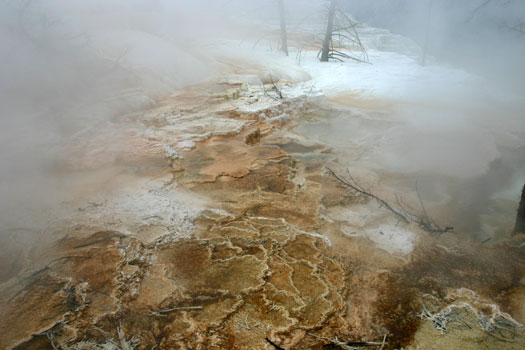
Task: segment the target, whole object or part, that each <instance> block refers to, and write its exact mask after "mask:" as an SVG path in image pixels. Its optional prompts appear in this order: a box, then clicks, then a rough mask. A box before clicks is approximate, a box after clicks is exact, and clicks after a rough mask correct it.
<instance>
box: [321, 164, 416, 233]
mask: <svg viewBox="0 0 525 350" xmlns="http://www.w3.org/2000/svg"><path fill="white" fill-rule="evenodd" d="M327 170H328V174H330V175H331V176H333V177H334V178H335V179H336V180H337V181H339V182H340V183H341V184H342V185H343V186H344V187H347V188H350V189H351V190H353V191H354V192H357V193H358V194H361V195H364V196H367V197H371V198H373V199H375V200H376V201H377V202H378V203H379V204H380V205H381V206H382V207H385V208H387V209H388V210H390V211H391V212H392V213H394V214H395V215H396V216H397V217H398V218H399V219H400V220H402V221H403V222H405V223H407V224H408V223H410V221H409V220H408V219H407V218H406V216H405V215H403V214H401V213H400V212H399V211H397V210H395V209H394V208H393V207H392V206H391V205H390V204H388V203H387V202H386V201H384V200H383V199H381V198H379V197H378V196H376V195H375V194H373V193H372V192H370V191H369V190H365V189H364V188H363V187H361V186H360V185H359V184H358V183H357V182H356V181H355V180H354V179H353V178H352V176H351V175H350V172H348V176H349V177H350V181H347V180H346V179H344V178H342V177H340V176H338V175H337V174H336V173H335V172H334V171H333V170H332V169H330V168H327Z"/></svg>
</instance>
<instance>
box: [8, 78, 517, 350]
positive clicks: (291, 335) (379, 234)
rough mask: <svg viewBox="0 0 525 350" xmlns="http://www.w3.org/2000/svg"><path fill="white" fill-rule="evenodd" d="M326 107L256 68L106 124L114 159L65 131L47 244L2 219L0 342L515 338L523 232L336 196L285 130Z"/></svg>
mask: <svg viewBox="0 0 525 350" xmlns="http://www.w3.org/2000/svg"><path fill="white" fill-rule="evenodd" d="M269 77H270V78H269ZM274 81H275V82H277V83H276V84H274V83H273V82H274ZM336 108H338V107H336V106H334V105H332V104H329V103H328V102H327V101H326V100H325V98H324V96H323V94H322V93H321V92H320V91H319V90H317V89H316V88H315V87H314V86H313V85H311V84H308V81H303V82H297V81H292V80H288V79H287V77H285V76H279V73H278V72H273V74H270V75H268V74H267V73H265V72H263V71H262V70H261V71H259V72H257V74H246V73H242V74H231V75H228V76H226V77H225V78H224V79H223V80H218V81H216V82H214V83H210V84H208V85H199V86H193V87H189V88H186V89H184V90H181V91H179V92H177V93H176V94H174V95H173V96H171V97H169V98H167V99H165V100H163V101H161V102H159V103H158V104H157V105H156V106H155V107H154V108H151V109H149V110H147V111H145V112H144V113H143V114H141V115H140V116H139V117H136V118H129V119H125V120H122V121H119V123H118V124H117V126H118V129H119V134H120V135H123V136H122V137H121V141H119V142H121V145H122V147H121V148H119V150H118V152H117V154H116V155H115V153H114V152H113V153H109V151H108V148H109V146H110V145H111V144H112V139H111V138H109V137H107V135H110V134H111V132H108V134H101V133H100V132H97V133H93V134H85V135H83V136H82V137H81V138H79V139H75V140H72V141H71V142H72V144H73V143H74V144H75V145H77V146H78V145H80V146H79V148H81V149H83V150H86V149H89V150H90V152H80V153H79V154H74V156H71V157H70V158H68V159H66V160H64V162H63V164H62V165H61V166H60V167H58V169H57V172H59V173H61V174H66V175H64V176H66V177H67V174H69V173H75V174H78V173H82V174H83V176H85V177H86V178H85V180H84V181H83V182H82V185H81V186H74V184H73V185H72V186H71V187H72V188H74V190H72V191H71V193H70V194H69V197H68V199H67V200H66V201H64V202H63V204H62V205H61V206H60V207H59V208H56V210H55V212H54V213H53V216H54V218H55V219H54V220H53V221H52V223H51V224H50V225H49V227H48V228H47V229H46V235H45V239H44V238H42V239H41V240H40V241H37V242H34V243H33V244H31V245H29V244H26V242H25V241H24V240H23V239H21V237H23V236H24V232H23V230H24V229H23V228H18V229H17V228H12V229H9V235H8V236H7V238H6V244H5V246H6V247H7V246H9V247H10V248H9V249H5V250H4V251H2V254H1V256H0V259H1V264H0V268H1V269H0V283H1V284H0V310H1V314H2V315H3V317H2V318H0V329H1V332H0V348H2V349H4V348H5V349H63V350H65V349H123V350H124V349H159V350H160V349H279V348H282V349H321V348H325V347H327V346H328V347H329V346H332V347H333V348H345V346H346V348H360V344H358V343H356V344H355V345H351V346H350V347H348V346H347V345H343V344H341V343H346V342H374V343H373V344H369V345H368V346H367V347H366V348H371V347H373V348H378V349H379V348H381V349H400V348H405V349H445V348H450V349H469V348H471V349H493V348H495V347H498V348H501V349H521V348H523V346H524V344H525V338H524V335H525V333H524V329H523V326H522V325H521V323H523V322H525V309H524V305H525V303H523V300H524V298H525V255H524V252H523V243H522V242H523V237H521V236H515V237H514V238H513V239H512V240H510V239H508V240H501V241H500V242H495V243H494V244H491V245H488V244H482V243H480V242H476V241H473V240H471V239H470V238H468V237H465V236H462V235H460V234H458V233H456V232H446V233H443V234H441V235H436V234H431V233H429V232H425V230H423V229H422V228H421V227H420V226H418V225H417V224H416V223H414V222H411V223H408V224H406V223H403V222H399V219H398V218H396V216H395V215H393V213H392V212H390V211H389V210H387V209H386V208H384V207H381V206H379V205H378V203H377V202H376V201H374V200H373V199H371V198H367V197H363V196H356V195H355V194H353V193H350V192H349V191H348V190H347V189H345V188H344V187H342V186H341V184H340V183H339V182H338V181H336V179H335V178H334V177H333V176H331V175H330V174H329V173H328V172H327V169H328V168H330V169H333V170H334V172H335V173H337V174H341V175H344V176H346V173H345V168H346V166H345V162H344V161H342V160H341V159H339V158H338V156H337V152H335V151H334V150H333V149H332V148H331V147H330V146H329V145H327V144H323V143H320V142H318V141H314V140H312V139H310V138H308V137H307V136H305V135H302V134H301V133H300V132H299V131H298V128H297V126H299V125H301V123H303V122H305V121H307V120H313V119H315V118H317V117H318V116H320V115H323V114H326V113H330V111H332V110H334V109H336ZM101 135H102V136H101ZM354 151H355V152H361V151H362V150H359V149H355V150H354ZM104 155H108V156H107V157H105V156H104ZM358 175H359V182H360V184H361V185H363V186H365V187H366V188H369V187H370V188H373V191H374V193H375V194H377V195H378V196H380V197H381V198H384V199H385V200H387V201H390V202H394V201H395V197H396V192H395V191H394V190H393V189H392V188H389V187H381V186H380V184H378V179H377V178H374V177H373V176H369V177H367V172H366V171H365V170H363V171H362V172H361V173H358ZM409 197H410V196H409ZM412 197H414V196H412ZM410 200H411V199H410V198H407V201H408V202H410ZM412 200H413V201H416V200H417V198H416V197H414V198H412ZM414 203H415V204H417V202H414ZM50 238H51V239H50Z"/></svg>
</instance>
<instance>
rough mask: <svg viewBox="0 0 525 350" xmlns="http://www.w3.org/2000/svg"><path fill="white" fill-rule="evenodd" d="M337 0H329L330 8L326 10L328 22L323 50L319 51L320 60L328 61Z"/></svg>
mask: <svg viewBox="0 0 525 350" xmlns="http://www.w3.org/2000/svg"><path fill="white" fill-rule="evenodd" d="M336 2H337V0H331V1H330V9H329V10H328V23H327V24H326V33H325V35H324V41H323V50H322V52H321V62H328V56H329V53H330V45H331V44H332V32H333V29H334V14H335V5H336Z"/></svg>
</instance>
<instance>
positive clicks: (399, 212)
mask: <svg viewBox="0 0 525 350" xmlns="http://www.w3.org/2000/svg"><path fill="white" fill-rule="evenodd" d="M327 171H328V174H329V175H331V176H333V177H334V178H335V179H336V180H337V181H338V182H339V184H340V185H342V186H343V187H344V188H346V189H348V190H350V191H351V192H352V194H353V195H358V196H364V197H369V198H373V199H374V200H375V201H376V202H378V203H379V205H380V206H381V207H385V208H386V209H388V210H389V211H390V212H392V213H393V214H394V215H395V216H397V217H398V218H399V219H400V220H401V221H403V222H404V223H406V224H409V223H411V222H413V223H415V224H416V225H418V226H419V227H420V228H421V229H423V230H424V231H426V232H428V233H430V234H434V235H440V234H443V233H445V232H449V231H452V230H454V227H452V226H446V227H445V228H442V227H441V226H440V225H438V224H437V223H436V222H435V221H434V220H433V219H432V218H431V217H430V215H428V213H427V210H426V208H425V204H424V203H423V200H422V199H421V195H420V193H419V189H418V187H417V183H416V194H417V198H418V201H419V205H420V206H421V212H422V214H419V213H414V212H413V211H411V210H409V209H408V206H407V205H406V204H404V203H403V201H402V199H401V197H399V196H398V195H397V194H396V204H397V207H398V208H394V206H393V205H391V204H389V203H388V202H386V201H385V200H384V199H381V198H380V197H378V196H377V195H375V194H374V193H372V192H371V191H370V190H369V189H365V188H364V187H363V186H361V185H360V184H359V183H358V182H357V181H356V180H355V179H354V178H353V177H352V175H351V174H350V172H349V171H348V169H347V177H348V178H343V177H341V176H339V175H337V174H336V173H335V172H334V171H333V170H332V169H330V168H327Z"/></svg>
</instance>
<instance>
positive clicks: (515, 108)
mask: <svg viewBox="0 0 525 350" xmlns="http://www.w3.org/2000/svg"><path fill="white" fill-rule="evenodd" d="M430 3H431V2H430V1H416V0H413V1H410V0H396V1H379V0H378V1H358V0H349V1H342V5H341V6H343V7H344V8H345V9H346V10H347V11H349V13H351V14H352V15H353V16H354V18H356V19H357V20H359V21H362V22H364V23H367V24H369V25H370V26H375V27H380V28H386V29H388V30H390V31H391V32H393V33H394V34H400V35H403V36H405V37H408V38H410V39H412V40H414V42H416V43H417V44H418V45H419V47H420V49H421V52H422V51H423V50H424V47H425V46H426V47H427V48H428V56H429V59H428V64H429V65H430V66H436V65H443V66H447V67H452V68H457V69H458V70H459V69H461V70H464V71H465V72H468V73H469V74H472V75H475V76H479V77H482V79H484V80H483V82H482V83H478V82H480V81H482V80H475V79H474V80H472V81H473V83H471V84H467V85H461V87H460V88H458V89H456V90H454V89H452V90H451V89H450V87H448V86H447V87H444V86H440V85H439V84H440V83H439V82H437V83H436V84H437V85H436V86H432V83H433V82H432V81H428V84H427V82H425V81H416V82H414V83H413V86H412V87H411V88H410V89H408V90H407V92H406V94H405V96H403V99H404V100H410V99H420V97H421V96H418V95H419V94H421V93H422V92H424V93H423V94H424V95H425V97H424V99H425V100H426V102H425V103H427V104H429V105H433V104H434V105H436V104H438V105H441V106H443V105H446V104H448V105H450V106H451V107H450V108H449V112H445V113H447V117H446V118H445V119H443V118H441V117H440V116H439V114H440V113H434V114H435V115H434V116H432V115H430V111H429V110H428V108H427V109H425V108H420V109H410V108H409V110H407V111H405V112H403V111H401V112H399V111H398V112H399V113H401V115H402V118H404V117H406V116H408V115H411V114H412V115H414V114H417V113H423V114H425V115H422V116H421V117H420V118H409V119H410V120H411V121H413V120H418V124H419V126H418V127H417V128H416V129H417V130H419V128H421V130H423V132H425V133H426V134H421V135H412V134H410V136H409V137H412V138H415V140H416V139H418V138H419V139H420V141H417V142H422V140H421V138H424V139H427V140H429V139H430V140H433V139H435V140H436V141H435V144H432V142H431V143H426V146H425V147H426V148H427V149H428V152H420V153H421V154H422V155H421V154H420V155H414V157H413V158H408V159H396V156H397V155H396V154H398V153H400V154H404V153H405V151H403V149H404V148H403V147H405V146H399V147H401V149H400V150H399V152H398V153H396V152H394V153H393V154H392V155H388V156H384V157H386V158H385V160H384V161H383V162H382V163H381V164H383V166H385V167H387V168H389V169H393V168H394V169H398V168H405V169H408V168H415V169H423V170H424V171H426V172H432V171H434V170H436V171H443V170H444V169H445V170H446V169H449V171H444V173H446V174H447V175H457V174H462V173H464V174H466V175H467V176H471V175H472V174H480V173H482V172H483V171H487V170H488V165H487V164H488V163H490V161H492V160H494V159H497V158H499V151H498V149H497V148H493V147H492V146H491V145H487V143H486V142H485V141H486V138H485V136H482V135H484V134H483V133H484V132H485V131H486V130H487V129H492V128H497V129H498V130H499V131H498V132H500V134H505V133H508V131H509V130H514V131H519V130H522V129H520V128H522V123H521V121H520V117H521V106H522V101H523V98H522V96H523V81H524V80H523V79H522V78H523V76H524V74H525V68H524V65H523V64H522V58H523V53H524V52H525V36H524V35H523V21H524V18H523V16H524V14H525V3H523V2H522V1H511V0H494V1H488V2H486V3H485V1H481V0H480V1H476V0H469V1H461V2H458V1H448V0H435V1H432V7H431V8H430ZM285 5H286V10H287V13H288V15H289V18H290V24H289V27H290V28H291V30H296V31H309V30H310V31H311V30H312V26H313V27H314V28H315V25H314V23H318V24H319V26H318V27H317V28H322V25H323V21H324V20H323V18H324V15H325V12H326V10H327V6H328V4H327V2H326V1H285ZM0 7H1V8H0V34H1V36H2V45H1V47H0V59H1V66H0V92H1V93H0V106H1V107H0V108H1V128H0V133H1V138H0V140H1V141H0V142H1V147H0V149H1V151H0V152H1V153H0V163H1V168H0V174H1V176H0V178H1V185H0V197H1V198H2V200H1V204H0V206H1V212H2V216H3V218H2V220H7V219H8V218H9V220H13V218H18V219H17V220H22V221H23V220H25V219H24V218H26V216H27V215H26V212H25V211H23V210H22V209H21V208H25V209H28V208H32V207H37V208H40V207H41V206H45V205H47V204H46V203H55V202H57V201H60V198H61V197H60V196H61V194H62V193H63V191H66V190H67V189H66V188H64V187H65V185H64V183H63V182H62V181H61V180H60V179H57V177H56V174H55V173H56V169H57V168H60V167H61V161H62V160H63V159H64V158H67V156H68V153H69V152H70V151H71V150H70V149H68V148H67V147H64V145H65V144H66V143H67V144H71V140H72V138H74V137H75V135H77V134H78V133H79V132H82V131H83V130H90V129H93V128H95V129H96V128H100V130H103V129H104V128H108V127H111V126H114V125H115V124H114V123H116V122H117V121H118V120H119V118H123V117H128V116H132V115H134V114H136V113H140V111H141V110H144V109H145V108H148V107H150V106H152V105H154V104H155V101H158V100H159V99H161V98H163V97H165V96H167V95H169V94H170V93H173V91H175V89H177V88H181V87H183V86H187V85H189V84H195V83H198V82H202V81H205V80H210V79H211V77H213V76H215V75H218V74H221V72H226V71H228V70H229V69H231V65H230V63H231V61H232V60H234V59H235V57H236V55H238V57H239V58H241V57H242V59H243V60H245V61H246V60H248V61H249V60H250V59H253V60H254V61H256V60H257V59H258V58H257V57H250V53H249V52H246V51H249V50H246V49H244V52H241V51H242V50H241V49H239V52H238V53H236V52H234V50H229V51H227V52H226V51H221V50H223V49H222V48H221V43H224V42H227V41H229V40H241V41H245V42H257V41H258V40H260V39H261V37H263V36H264V33H266V32H265V30H266V29H267V28H268V27H271V26H275V25H276V24H277V23H278V11H277V8H276V5H275V2H274V1H265V0H261V1H240V0H238V1H227V0H224V1H211V0H208V1H206V0H197V1H191V2H185V1H168V0H156V1H146V0H134V1H123V0H122V1H120V0H113V1H39V0H26V1H15V0H3V1H2V2H1V3H0ZM272 28H274V27H272ZM272 30H273V29H272ZM259 31H261V34H260V35H259ZM250 45H251V44H250ZM265 45H266V44H265ZM269 45H271V43H269ZM274 45H275V46H277V44H276V43H274ZM418 59H419V58H418ZM371 63H372V65H373V64H374V62H371ZM461 74H463V73H461ZM423 79H424V76H423ZM480 79H481V78H480ZM445 83H446V82H445ZM462 84H463V83H462ZM451 91H452V92H451ZM411 93H413V95H410V94H411ZM452 94H454V96H451V95H452ZM382 97H385V98H388V96H382ZM400 108H401V109H402V108H405V107H400ZM458 109H461V110H468V117H465V116H460V117H458V118H455V117H454V115H455V114H454V113H458ZM474 114H477V115H478V116H479V119H478V120H474V121H472V120H470V118H471V117H472V115H474ZM436 121H439V122H437V124H436ZM108 125H109V126H108ZM480 125H482V126H480ZM471 126H473V127H471ZM416 129H414V130H416ZM449 130H450V132H449ZM458 130H459V131H458ZM461 130H464V131H465V132H462V131H461ZM114 132H115V135H117V134H118V127H115V130H114ZM422 135H426V136H422ZM514 135H516V134H515V133H514ZM521 135H522V134H521ZM406 137H408V136H407V135H404V136H400V138H401V139H403V138H406ZM490 137H492V136H490ZM514 137H516V136H514ZM447 138H448V139H450V140H452V141H451V142H449V143H448V144H449V145H450V144H452V145H454V146H451V148H448V151H443V152H441V151H439V152H435V150H436V149H443V148H442V146H443V144H444V143H447V142H445V141H443V140H446V139H447ZM504 138H505V137H503V139H504ZM118 139H119V138H118V137H115V140H116V141H115V143H118V141H117V140H118ZM458 139H460V140H461V142H459V143H458V142H457V140H458ZM503 139H501V140H497V141H495V143H496V144H498V145H501V144H503V143H505V142H504V140H503ZM66 141H67V142H66ZM522 141H523V139H521V140H520V139H517V140H513V141H512V140H511V141H509V143H512V147H514V148H516V147H518V146H519V144H520V143H521V142H522ZM414 142H416V141H414ZM483 145H485V146H483ZM395 147H398V146H396V145H393V148H394V149H395ZM479 147H481V149H483V147H486V150H485V151H481V152H480V151H479ZM444 149H445V150H446V149H447V148H444ZM468 149H472V151H470V152H469V151H466V152H464V151H465V150H468ZM450 152H452V153H454V154H456V155H458V156H456V157H452V158H453V160H452V161H451V162H447V161H446V159H447V153H450ZM428 155H430V156H428ZM461 155H465V157H470V158H472V157H474V158H476V157H479V160H480V162H478V163H476V164H477V165H474V168H475V169H469V168H468V164H471V163H472V162H470V161H469V160H467V159H463V158H462V157H461ZM476 159H477V158H476ZM407 162H408V164H407ZM440 163H444V164H442V165H440ZM474 163H475V162H474ZM424 164H427V166H426V165H424ZM462 166H465V169H461V167H462ZM463 170H465V171H463ZM470 170H472V171H470Z"/></svg>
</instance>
